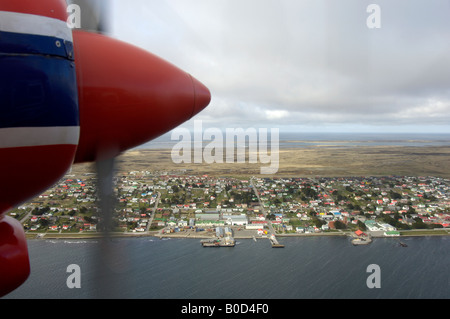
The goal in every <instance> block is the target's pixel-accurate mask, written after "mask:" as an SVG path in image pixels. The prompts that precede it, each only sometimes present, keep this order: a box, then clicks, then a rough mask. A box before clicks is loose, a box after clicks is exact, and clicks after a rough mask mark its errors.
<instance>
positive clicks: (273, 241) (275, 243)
mask: <svg viewBox="0 0 450 319" xmlns="http://www.w3.org/2000/svg"><path fill="white" fill-rule="evenodd" d="M270 243H271V244H272V248H284V245H283V244H280V243H279V242H278V240H277V238H276V237H275V235H273V234H272V235H271V236H270Z"/></svg>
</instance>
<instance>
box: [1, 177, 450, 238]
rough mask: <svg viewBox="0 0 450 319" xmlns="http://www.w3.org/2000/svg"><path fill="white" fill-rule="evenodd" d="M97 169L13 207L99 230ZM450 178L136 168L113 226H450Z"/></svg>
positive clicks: (120, 194)
mask: <svg viewBox="0 0 450 319" xmlns="http://www.w3.org/2000/svg"><path fill="white" fill-rule="evenodd" d="M96 182H97V181H96V176H95V175H94V174H83V175H82V176H75V175H66V176H65V177H64V178H63V179H62V180H61V181H60V182H59V183H58V184H57V185H55V186H54V187H53V188H51V189H49V190H48V191H47V192H45V193H44V194H41V195H40V196H38V197H37V198H35V199H34V200H33V201H30V202H29V203H26V204H23V205H22V206H20V207H18V208H17V209H15V210H13V211H11V212H9V214H10V215H11V216H13V217H16V218H17V219H18V220H20V221H21V222H22V223H23V225H24V228H25V230H26V232H27V233H28V234H33V233H48V234H52V233H55V234H56V233H58V234H64V233H67V234H74V233H84V234H88V233H96V232H99V231H101V229H100V228H99V227H98V226H99V222H100V221H99V217H98V216H99V214H98V198H97V196H96ZM449 185H450V182H449V180H448V179H443V178H438V177H406V176H389V177H347V178H343V177H339V178H323V177H317V178H267V177H266V178H264V177H260V176H258V177H249V178H248V179H242V178H234V177H213V176H208V175H202V176H191V175H188V174H170V173H163V174H162V173H154V172H149V171H132V172H127V173H121V174H119V175H118V176H117V177H116V179H115V194H116V203H115V214H114V231H116V232H122V233H128V234H134V233H136V234H141V233H149V234H151V233H152V232H153V233H158V234H168V233H177V232H186V231H191V232H192V231H196V232H199V231H210V232H212V231H214V229H215V228H216V227H219V226H227V225H230V226H233V227H234V228H235V229H236V230H241V229H242V230H252V231H253V233H254V234H255V236H264V235H266V234H267V228H268V223H271V226H272V227H273V229H274V231H275V233H276V234H277V235H283V234H284V235H296V234H297V235H300V234H319V233H323V234H325V233H333V232H342V231H357V230H362V231H370V232H374V233H376V232H381V233H382V234H383V235H385V236H398V235H400V232H401V231H408V230H420V229H422V230H431V229H441V230H443V231H445V232H446V234H448V230H449V225H450V188H449Z"/></svg>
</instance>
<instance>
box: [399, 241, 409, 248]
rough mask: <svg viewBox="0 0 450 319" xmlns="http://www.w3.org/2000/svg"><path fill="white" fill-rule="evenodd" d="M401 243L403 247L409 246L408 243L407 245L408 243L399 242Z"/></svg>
mask: <svg viewBox="0 0 450 319" xmlns="http://www.w3.org/2000/svg"><path fill="white" fill-rule="evenodd" d="M399 244H400V246H401V247H408V245H406V243H404V242H399Z"/></svg>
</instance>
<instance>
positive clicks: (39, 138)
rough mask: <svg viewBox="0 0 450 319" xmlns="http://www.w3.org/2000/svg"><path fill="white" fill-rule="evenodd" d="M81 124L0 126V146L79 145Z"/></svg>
mask: <svg viewBox="0 0 450 319" xmlns="http://www.w3.org/2000/svg"><path fill="white" fill-rule="evenodd" d="M79 139H80V127H79V126H56V127H54V126H52V127H11V128H0V148H13V147H29V146H45V145H78V141H79Z"/></svg>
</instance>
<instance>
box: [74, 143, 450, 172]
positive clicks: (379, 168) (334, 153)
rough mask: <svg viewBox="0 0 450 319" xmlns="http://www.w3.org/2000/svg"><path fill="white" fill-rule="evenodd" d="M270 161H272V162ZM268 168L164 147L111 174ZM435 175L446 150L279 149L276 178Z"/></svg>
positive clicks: (140, 153)
mask: <svg viewBox="0 0 450 319" xmlns="http://www.w3.org/2000/svg"><path fill="white" fill-rule="evenodd" d="M274 159H275V158H274ZM264 166H265V167H267V166H269V164H262V163H261V162H260V161H259V159H258V163H255V164H250V163H249V161H248V157H246V162H245V163H212V164H206V163H202V164H194V163H181V164H176V163H174V162H173V161H172V158H171V150H170V149H146V150H132V151H128V152H126V153H124V154H123V155H121V156H120V157H118V160H117V170H118V171H119V172H120V171H123V172H128V171H133V170H136V171H145V170H147V171H159V172H168V173H174V174H192V175H199V174H201V175H203V174H208V175H212V176H251V175H255V176H256V175H260V168H261V167H264ZM74 171H75V172H93V166H92V164H83V165H77V166H75V167H74ZM388 175H403V176H436V177H444V178H450V147H397V146H395V147H390V146H372V147H362V146H357V147H348V146H340V145H332V146H322V147H308V148H295V149H294V148H293V149H280V152H279V168H278V172H277V173H276V174H275V175H274V176H279V177H316V176H320V177H338V176H388Z"/></svg>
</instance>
